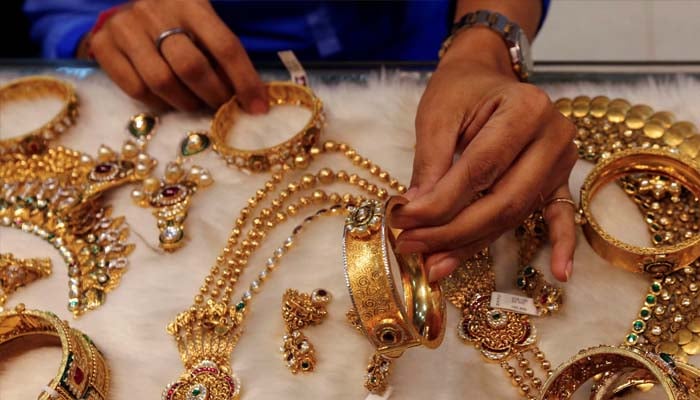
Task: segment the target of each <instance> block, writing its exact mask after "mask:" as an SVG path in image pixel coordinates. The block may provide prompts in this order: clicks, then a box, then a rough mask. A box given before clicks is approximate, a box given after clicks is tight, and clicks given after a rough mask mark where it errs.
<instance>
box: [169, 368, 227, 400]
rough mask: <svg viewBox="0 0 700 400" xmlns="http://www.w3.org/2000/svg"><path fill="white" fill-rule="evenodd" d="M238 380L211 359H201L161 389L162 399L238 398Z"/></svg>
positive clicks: (219, 399)
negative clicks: (184, 373) (188, 370)
mask: <svg viewBox="0 0 700 400" xmlns="http://www.w3.org/2000/svg"><path fill="white" fill-rule="evenodd" d="M240 393H241V383H240V380H239V379H238V378H237V377H236V376H235V375H230V374H228V373H226V372H225V371H224V370H223V369H222V368H219V366H218V365H216V363H214V362H212V361H207V360H205V361H202V362H200V363H199V364H197V365H196V366H195V367H194V368H193V369H192V371H190V372H189V373H188V374H186V375H184V376H183V377H181V378H180V380H178V381H177V382H174V383H171V384H170V385H168V386H167V387H166V388H165V390H164V391H163V396H162V400H238V399H239V397H240Z"/></svg>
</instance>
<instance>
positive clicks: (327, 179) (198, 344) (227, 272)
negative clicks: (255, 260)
mask: <svg viewBox="0 0 700 400" xmlns="http://www.w3.org/2000/svg"><path fill="white" fill-rule="evenodd" d="M322 153H341V154H343V155H344V156H345V157H347V158H349V159H350V160H351V161H352V162H353V164H354V165H356V166H359V167H361V168H363V169H365V170H367V171H369V172H370V174H371V175H373V176H375V177H376V178H378V179H379V180H380V181H381V182H383V183H385V184H388V187H387V188H383V187H380V186H377V185H375V184H371V183H369V181H368V180H367V179H364V178H362V177H360V176H359V175H357V174H348V173H347V172H345V171H338V172H333V171H332V170H330V169H328V168H322V169H320V170H319V171H318V172H317V173H316V174H304V175H303V176H302V177H301V179H299V180H298V181H297V182H292V183H289V184H287V186H286V188H284V189H282V190H281V191H279V192H278V193H277V196H276V197H275V198H273V199H272V200H271V201H270V202H269V206H267V207H264V208H261V209H260V212H259V213H258V214H257V216H255V217H253V218H251V216H252V215H253V211H254V210H255V209H256V208H257V207H258V206H259V205H260V204H261V203H262V202H263V201H265V200H266V199H268V197H270V195H271V193H272V192H273V191H274V190H275V189H276V188H277V187H278V185H280V184H281V183H282V181H283V180H284V178H285V176H286V175H287V173H289V172H290V171H291V170H292V167H290V166H288V165H284V166H283V167H282V169H281V170H280V171H279V172H275V173H273V174H272V177H271V179H270V180H268V181H267V182H266V183H265V185H264V186H263V187H262V188H260V189H258V190H257V191H256V192H255V194H254V195H253V196H252V197H251V198H250V199H249V200H248V204H247V205H246V206H245V207H243V209H242V210H241V212H240V214H239V217H238V218H237V219H236V222H235V224H234V227H233V229H232V230H231V233H230V235H229V238H228V240H227V243H226V245H225V246H224V248H223V250H222V252H221V253H220V254H219V256H218V257H217V258H216V262H215V264H214V266H213V267H212V268H211V270H210V272H209V274H208V275H207V276H206V277H205V279H204V283H203V284H202V286H201V287H200V289H199V293H198V294H197V295H195V297H194V303H193V305H192V306H191V307H190V308H189V309H188V310H186V311H184V312H182V313H180V314H179V315H178V316H177V317H176V318H175V320H174V321H173V322H171V323H170V324H169V325H168V333H170V334H171V335H173V337H174V338H175V341H176V343H177V346H178V350H179V352H180V357H181V359H182V362H183V364H184V366H185V369H186V372H185V373H183V374H182V375H181V377H180V379H179V380H178V381H176V382H174V383H171V384H170V385H168V386H167V387H166V389H165V390H164V391H163V399H164V400H181V399H182V400H184V399H196V400H200V399H205V398H206V399H211V400H227V399H238V398H239V396H240V382H239V381H238V379H237V378H236V377H235V375H234V374H233V372H232V370H231V365H230V364H231V353H232V351H233V349H234V348H235V346H236V344H237V342H238V339H239V338H240V335H241V334H242V332H243V331H242V325H243V322H244V320H245V316H246V313H247V312H248V310H249V309H250V307H249V306H250V302H251V300H252V299H253V297H254V296H255V294H256V293H259V291H260V290H261V287H262V284H263V283H264V282H265V281H266V280H267V279H268V277H269V274H270V273H272V272H273V271H274V270H275V268H276V267H277V263H278V262H279V260H280V259H281V258H282V257H283V255H284V254H285V253H286V252H287V250H288V249H289V248H290V247H291V246H292V245H293V244H294V243H295V238H296V235H297V234H298V233H299V232H300V231H301V229H302V227H303V224H302V225H299V226H297V227H296V228H295V229H294V230H293V233H292V235H291V236H289V237H288V238H287V239H286V240H285V241H284V244H283V245H282V246H280V247H278V248H277V249H275V251H274V252H273V255H272V257H270V258H268V259H267V261H266V263H265V267H264V268H263V270H262V271H261V272H260V273H259V274H258V278H257V279H255V280H253V281H252V282H251V283H250V285H249V287H248V290H246V291H245V292H244V293H243V294H242V295H241V297H240V300H239V301H238V302H236V303H235V304H233V302H232V295H233V290H234V286H235V285H236V283H238V280H239V278H240V276H241V274H242V273H243V271H244V270H245V268H246V267H247V266H248V264H249V259H250V257H251V256H252V255H253V253H254V252H255V250H256V249H257V248H258V247H259V246H260V243H261V241H262V240H263V239H264V238H265V237H266V236H267V235H268V234H269V233H270V231H271V230H272V229H273V228H275V227H276V226H277V225H279V224H280V223H282V222H284V221H286V220H287V219H288V218H289V217H291V216H294V215H296V214H298V213H299V212H300V211H301V210H302V209H304V208H306V207H308V206H310V205H312V204H322V203H327V202H330V203H331V204H334V206H333V207H331V208H330V209H322V210H320V211H319V212H317V213H316V214H315V216H319V215H325V214H327V213H330V214H341V213H344V212H345V211H344V210H345V207H348V206H352V205H356V204H359V203H360V202H361V201H362V200H363V199H364V198H363V197H361V196H354V195H352V194H349V193H346V194H343V195H340V194H338V193H330V194H328V193H326V192H325V191H323V190H320V189H317V187H318V186H319V185H326V184H330V183H333V182H335V181H340V182H346V183H349V184H351V185H353V186H357V187H359V188H360V189H362V190H363V191H365V192H366V193H367V194H368V195H370V196H374V197H376V198H379V199H382V200H383V199H386V198H387V197H388V195H389V192H388V190H391V189H394V190H396V191H397V192H399V193H404V192H405V191H406V187H405V186H403V185H401V184H400V183H399V182H398V181H397V180H396V179H394V178H392V177H391V176H390V175H389V173H388V172H386V171H384V170H382V169H381V168H380V167H379V166H378V165H376V164H374V163H372V162H371V161H370V160H369V159H367V158H364V157H362V156H361V155H359V154H357V152H356V151H355V150H353V149H351V148H350V147H349V146H348V145H346V144H343V143H335V142H332V141H327V142H325V143H324V144H323V146H322V147H320V148H317V147H314V148H311V149H310V151H309V156H310V158H311V159H313V158H315V157H317V156H319V155H320V154H322ZM299 157H303V156H297V158H299ZM302 161H303V162H302ZM310 161H311V160H310V159H306V160H295V164H296V165H308V164H309V162H310ZM309 192H310V193H311V194H310V195H302V194H304V193H309ZM295 195H300V197H299V198H298V200H296V201H295V202H291V203H290V204H287V203H288V202H289V200H290V199H291V197H292V196H295ZM315 216H311V217H307V218H306V219H305V220H304V223H310V222H311V221H312V220H313V219H314V218H315ZM248 222H250V224H251V225H252V226H251V227H250V229H249V230H248V231H247V232H246V233H245V235H244V234H243V229H244V228H245V227H246V225H247V223H248Z"/></svg>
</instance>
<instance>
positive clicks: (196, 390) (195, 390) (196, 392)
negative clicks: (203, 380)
mask: <svg viewBox="0 0 700 400" xmlns="http://www.w3.org/2000/svg"><path fill="white" fill-rule="evenodd" d="M201 393H202V391H201V390H200V389H199V388H198V387H196V388H194V389H192V396H199V395H200V394H201Z"/></svg>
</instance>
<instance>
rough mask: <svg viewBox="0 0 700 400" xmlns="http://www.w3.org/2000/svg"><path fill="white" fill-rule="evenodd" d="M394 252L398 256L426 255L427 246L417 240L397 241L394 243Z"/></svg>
mask: <svg viewBox="0 0 700 400" xmlns="http://www.w3.org/2000/svg"><path fill="white" fill-rule="evenodd" d="M396 252H397V253H399V254H411V253H427V252H428V245H426V244H425V243H423V242H419V241H417V240H399V241H398V243H396Z"/></svg>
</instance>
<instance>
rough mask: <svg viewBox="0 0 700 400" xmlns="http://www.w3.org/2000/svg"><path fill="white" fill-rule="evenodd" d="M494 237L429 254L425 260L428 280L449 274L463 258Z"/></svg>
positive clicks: (490, 241)
mask: <svg viewBox="0 0 700 400" xmlns="http://www.w3.org/2000/svg"><path fill="white" fill-rule="evenodd" d="M496 239H498V236H492V237H489V238H486V239H484V240H482V241H480V242H478V243H474V244H471V245H469V246H466V247H463V248H460V249H457V250H451V251H445V252H439V253H433V254H431V255H430V256H428V257H427V258H426V260H425V267H426V269H427V270H428V280H429V281H430V282H435V281H439V280H440V279H443V278H445V277H446V276H448V275H450V274H451V273H452V272H454V270H455V269H457V267H459V265H460V264H461V263H462V262H463V261H464V260H466V259H468V258H470V257H472V256H474V254H476V253H478V252H480V251H482V250H483V249H485V248H487V247H488V246H489V245H490V244H491V243H493V242H494V241H495V240H496Z"/></svg>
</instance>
